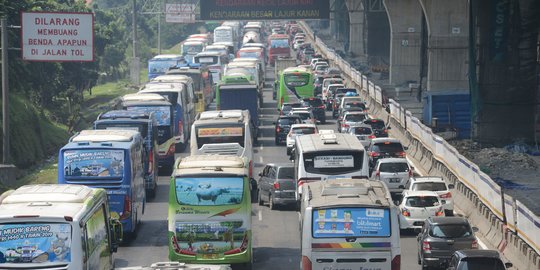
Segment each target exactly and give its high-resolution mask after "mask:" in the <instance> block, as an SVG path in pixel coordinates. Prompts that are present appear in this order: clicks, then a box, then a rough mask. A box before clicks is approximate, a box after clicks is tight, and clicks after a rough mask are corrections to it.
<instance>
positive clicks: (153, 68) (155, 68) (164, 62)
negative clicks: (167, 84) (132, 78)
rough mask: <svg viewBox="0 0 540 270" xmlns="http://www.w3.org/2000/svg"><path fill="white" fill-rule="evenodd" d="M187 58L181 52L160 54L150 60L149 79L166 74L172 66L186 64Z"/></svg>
mask: <svg viewBox="0 0 540 270" xmlns="http://www.w3.org/2000/svg"><path fill="white" fill-rule="evenodd" d="M185 63H186V60H185V59H184V57H183V56H181V55H179V54H160V55H156V56H154V57H153V58H152V59H150V60H148V80H151V79H153V78H155V77H157V76H159V75H163V74H165V72H167V71H168V70H169V68H170V67H174V66H177V65H179V64H185Z"/></svg>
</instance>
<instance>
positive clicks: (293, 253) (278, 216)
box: [115, 68, 420, 270]
mask: <svg viewBox="0 0 540 270" xmlns="http://www.w3.org/2000/svg"><path fill="white" fill-rule="evenodd" d="M266 74H267V85H269V86H270V85H272V84H273V80H274V74H273V72H272V69H270V68H268V69H267V73H266ZM277 115H278V112H277V110H276V102H275V101H274V100H272V92H271V88H265V93H264V104H263V106H262V108H261V126H260V131H261V132H260V135H261V136H260V138H259V145H258V146H257V147H256V148H255V150H254V152H255V155H254V156H255V160H254V162H255V163H254V164H255V169H254V175H258V173H259V172H260V171H261V170H262V168H263V167H264V165H265V164H267V163H277V162H287V161H288V157H287V155H286V153H285V147H284V146H276V145H275V143H274V125H273V124H272V122H274V121H275V119H276V118H277ZM327 119H332V118H331V115H330V114H327ZM335 128H336V122H335V120H330V121H327V122H326V124H325V125H321V126H319V129H334V130H335ZM188 149H189V148H188ZM187 155H189V153H181V154H179V155H177V158H178V157H185V156H187ZM158 185H159V186H158V192H157V195H156V198H155V199H154V200H153V201H151V202H149V203H147V205H146V212H145V214H144V216H143V218H142V224H141V226H140V230H139V233H138V236H137V238H136V239H134V240H133V241H131V243H129V244H126V245H124V246H121V247H120V248H119V250H118V253H117V254H116V259H115V264H116V267H126V266H139V265H149V264H151V263H153V262H159V261H168V258H167V255H168V246H167V202H168V192H169V177H164V176H163V177H160V178H159V181H158ZM252 207H253V212H252V215H251V216H252V226H253V228H252V229H253V251H254V265H253V269H256V270H259V269H260V270H280V269H287V270H291V269H299V267H300V232H299V229H298V228H299V226H298V212H296V211H295V210H293V208H283V209H279V210H273V211H271V210H270V209H269V208H268V207H267V206H259V205H258V204H257V203H254V204H252ZM401 269H407V270H419V269H420V266H419V265H418V263H417V243H416V236H415V235H414V234H413V233H408V234H405V233H402V235H401Z"/></svg>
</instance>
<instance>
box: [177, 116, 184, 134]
mask: <svg viewBox="0 0 540 270" xmlns="http://www.w3.org/2000/svg"><path fill="white" fill-rule="evenodd" d="M183 133H184V123H183V122H182V120H180V121H178V136H182V134H183Z"/></svg>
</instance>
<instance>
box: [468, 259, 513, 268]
mask: <svg viewBox="0 0 540 270" xmlns="http://www.w3.org/2000/svg"><path fill="white" fill-rule="evenodd" d="M505 269H506V267H505V266H504V265H503V263H502V262H501V260H500V259H495V258H465V259H464V260H463V261H462V262H461V263H460V264H459V266H458V268H457V270H505Z"/></svg>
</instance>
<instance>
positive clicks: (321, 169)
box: [303, 150, 364, 175]
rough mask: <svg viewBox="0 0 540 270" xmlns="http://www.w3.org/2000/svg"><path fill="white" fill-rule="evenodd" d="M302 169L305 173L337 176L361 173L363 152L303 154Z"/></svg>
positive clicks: (337, 151) (338, 151) (339, 151)
mask: <svg viewBox="0 0 540 270" xmlns="http://www.w3.org/2000/svg"><path fill="white" fill-rule="evenodd" d="M303 156H304V169H305V170H306V172H307V173H314V174H325V175H338V174H346V173H352V172H356V171H361V170H362V167H363V163H364V162H363V161H364V159H363V157H364V151H361V150H353V151H350V150H336V151H319V152H312V153H304V154H303Z"/></svg>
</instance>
